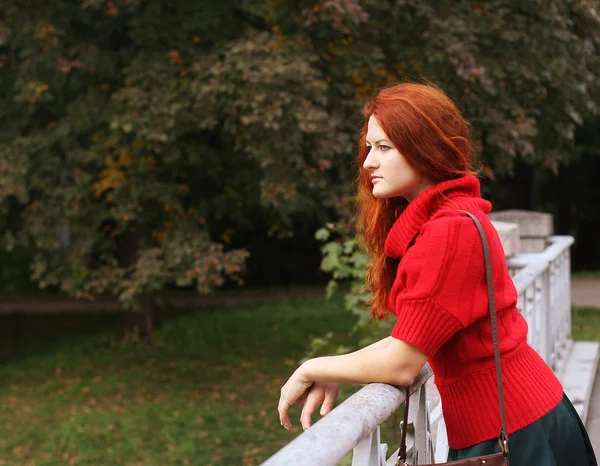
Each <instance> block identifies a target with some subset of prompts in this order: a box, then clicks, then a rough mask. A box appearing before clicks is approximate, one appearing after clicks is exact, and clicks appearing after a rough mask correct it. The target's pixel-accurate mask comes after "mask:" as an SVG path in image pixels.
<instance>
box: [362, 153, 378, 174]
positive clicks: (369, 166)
mask: <svg viewBox="0 0 600 466" xmlns="http://www.w3.org/2000/svg"><path fill="white" fill-rule="evenodd" d="M378 166H379V165H378V163H377V160H376V158H375V157H374V155H373V151H372V150H371V151H370V152H369V154H368V155H367V158H366V159H365V161H364V163H363V168H364V169H365V170H373V169H375V168H377V167H378Z"/></svg>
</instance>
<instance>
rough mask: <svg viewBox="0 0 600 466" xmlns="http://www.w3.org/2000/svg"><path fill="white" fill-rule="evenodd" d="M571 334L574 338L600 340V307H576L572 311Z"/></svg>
mask: <svg viewBox="0 0 600 466" xmlns="http://www.w3.org/2000/svg"><path fill="white" fill-rule="evenodd" d="M571 335H572V337H573V340H580V341H600V309H599V308H595V307H574V308H573V312H572V313H571Z"/></svg>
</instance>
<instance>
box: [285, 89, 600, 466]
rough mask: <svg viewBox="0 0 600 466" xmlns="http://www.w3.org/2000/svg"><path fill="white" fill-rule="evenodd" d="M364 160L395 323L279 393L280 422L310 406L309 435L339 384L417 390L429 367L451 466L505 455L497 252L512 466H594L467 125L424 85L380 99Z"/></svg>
mask: <svg viewBox="0 0 600 466" xmlns="http://www.w3.org/2000/svg"><path fill="white" fill-rule="evenodd" d="M363 114H364V120H365V124H364V131H363V133H362V137H361V139H360V146H359V151H358V163H359V174H358V206H359V212H358V214H359V215H358V233H359V235H360V236H361V238H362V239H363V240H364V244H365V245H366V248H367V249H368V252H369V253H370V255H371V256H372V262H371V264H370V267H369V270H368V274H367V285H368V287H369V289H370V290H371V292H372V300H371V302H370V305H371V309H372V313H373V316H374V317H375V318H378V319H381V318H383V317H385V316H386V315H387V314H388V313H389V312H390V311H391V312H392V313H393V314H395V315H396V316H397V322H396V325H395V327H394V329H393V331H392V334H391V336H389V337H387V338H385V339H383V340H381V341H379V342H377V343H374V344H373V345H371V346H368V347H366V348H363V349H362V350H359V351H356V352H354V353H350V354H345V355H341V356H331V357H323V358H315V359H311V360H309V361H307V362H306V363H304V364H302V365H301V366H300V367H299V368H298V369H297V370H296V371H295V373H294V374H293V375H292V376H291V377H290V379H289V380H288V381H287V383H286V384H285V385H284V386H283V387H282V389H281V398H280V401H279V407H278V411H279V416H280V420H281V423H282V425H283V426H285V427H286V428H287V429H289V428H290V426H291V424H290V420H289V417H288V409H289V407H290V406H291V405H292V404H293V403H295V402H296V401H300V402H303V403H304V408H303V410H302V414H301V417H300V421H301V424H302V426H303V427H304V428H305V429H307V428H308V427H310V425H311V416H312V413H313V412H314V411H315V410H316V408H317V407H318V406H319V405H321V404H322V408H321V414H322V415H324V414H327V413H328V412H329V411H330V410H331V409H332V408H333V403H334V400H335V398H336V396H337V393H338V385H337V384H339V383H371V382H381V383H389V384H393V385H401V386H407V385H410V384H411V383H412V382H413V381H414V379H415V377H416V376H417V374H418V373H419V371H420V370H421V369H422V368H423V366H424V364H425V362H426V361H429V363H430V365H431V367H432V369H433V372H434V376H435V383H436V385H437V387H438V389H439V392H440V396H441V399H442V407H443V412H444V419H445V421H446V425H447V432H448V442H449V445H450V447H451V448H450V454H449V458H448V459H449V460H458V459H466V458H471V457H475V456H480V455H484V454H491V453H495V452H499V442H498V432H499V430H500V417H499V402H498V391H497V385H496V372H495V364H494V356H493V354H494V352H493V344H492V338H491V330H490V329H491V321H490V317H489V314H488V290H487V286H486V278H485V268H484V255H483V248H482V243H481V238H480V236H479V233H478V230H477V227H476V225H475V223H474V222H473V220H471V219H470V218H469V217H468V216H467V215H465V214H464V213H461V212H459V210H464V211H468V212H470V213H472V214H474V215H475V217H476V218H477V219H478V220H479V221H480V222H481V224H482V225H483V227H484V231H485V233H486V235H487V237H488V240H489V243H490V249H491V257H492V264H493V272H494V273H493V276H494V289H495V294H496V305H497V316H498V327H499V337H500V354H501V358H500V359H501V366H502V374H503V388H504V400H505V407H506V425H507V431H508V434H509V435H510V453H509V459H510V463H511V465H512V466H520V465H523V466H531V465H572V466H577V465H582V466H583V465H596V459H595V456H594V452H593V450H592V447H591V444H590V441H589V438H588V436H587V433H586V431H585V427H584V426H583V424H582V423H581V420H580V418H579V416H578V415H577V412H576V411H575V410H574V408H573V406H572V405H571V403H570V401H569V400H568V398H567V397H566V396H565V395H564V393H563V388H562V386H561V384H560V382H559V381H558V379H557V378H556V376H555V375H554V373H553V372H552V370H551V369H550V367H548V365H546V363H545V362H544V361H543V360H542V358H541V357H540V356H539V355H538V354H537V353H536V352H535V351H534V350H533V349H532V348H531V347H530V346H529V345H528V344H527V324H526V321H525V319H524V318H523V316H522V315H521V314H520V313H519V311H518V309H517V298H518V296H517V292H516V289H515V286H514V284H513V281H512V279H511V277H510V275H509V273H508V267H507V264H506V260H505V256H504V251H503V249H502V245H501V243H500V240H499V238H498V235H497V233H496V231H495V229H494V227H493V226H492V224H491V223H490V221H489V220H488V218H487V215H486V214H487V213H488V212H490V210H491V204H490V202H488V201H486V200H484V199H482V198H481V195H480V184H479V180H478V179H477V178H476V177H475V176H474V175H473V171H472V158H473V157H472V156H473V150H472V146H471V141H470V131H469V126H468V124H467V123H466V122H465V120H464V119H463V117H462V115H461V113H460V111H459V110H458V108H457V107H456V105H455V104H454V103H453V102H452V101H451V100H450V99H449V98H448V97H447V96H446V95H445V94H444V93H443V92H441V91H440V90H438V89H436V88H435V87H433V86H430V85H423V84H412V83H403V84H398V85H395V86H393V87H389V88H385V89H383V90H381V91H380V92H379V93H378V94H377V95H376V96H375V97H374V98H373V99H372V100H371V101H369V102H368V103H367V104H366V105H365V107H364V109H363Z"/></svg>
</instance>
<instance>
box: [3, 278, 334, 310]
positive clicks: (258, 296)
mask: <svg viewBox="0 0 600 466" xmlns="http://www.w3.org/2000/svg"><path fill="white" fill-rule="evenodd" d="M322 296H325V286H324V285H317V286H306V287H294V288H289V289H285V288H284V289H277V290H268V289H264V290H244V289H241V290H232V291H218V292H215V293H214V294H212V295H208V296H202V295H199V294H197V293H194V292H189V291H181V292H171V293H169V294H168V295H167V296H166V298H167V299H168V302H169V307H171V308H175V309H192V308H193V309H208V308H214V307H221V306H225V307H226V306H239V305H244V304H253V303H258V302H269V301H277V300H280V299H285V298H293V297H322ZM119 309H120V306H119V303H118V302H117V300H115V299H110V298H101V299H97V300H95V301H83V300H77V299H72V298H69V297H65V296H61V295H57V294H48V293H29V294H10V295H9V294H6V295H1V296H0V314H9V313H14V312H23V313H32V314H39V313H44V314H45V313H47V314H54V313H60V312H81V313H84V312H106V311H108V312H115V311H118V310H119Z"/></svg>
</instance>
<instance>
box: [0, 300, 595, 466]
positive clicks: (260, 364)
mask: <svg viewBox="0 0 600 466" xmlns="http://www.w3.org/2000/svg"><path fill="white" fill-rule="evenodd" d="M353 323H354V318H353V316H352V315H350V314H349V313H348V312H346V311H344V310H343V308H342V300H341V299H334V300H333V301H324V300H322V299H315V298H313V299H310V298H302V299H293V300H287V301H282V302H279V303H275V304H268V305H255V306H248V307H243V308H236V309H217V310H211V311H203V312H198V313H196V314H191V315H187V316H182V317H177V318H174V319H171V320H169V321H167V322H166V323H165V325H164V326H163V327H162V328H161V329H160V330H159V331H158V332H157V344H156V346H155V347H148V346H146V345H144V344H140V343H139V342H137V343H136V342H127V344H121V345H116V344H115V341H114V334H113V332H112V331H108V330H105V331H102V332H100V333H96V334H93V333H89V328H88V329H87V330H86V332H88V333H87V334H86V335H85V336H84V337H83V338H82V337H81V336H79V337H74V336H69V334H68V333H64V332H63V333H62V334H61V338H60V339H59V340H58V341H53V339H52V338H50V337H46V338H44V341H40V342H39V343H38V346H36V345H35V344H33V343H31V342H29V345H28V347H27V348H24V349H23V351H22V352H21V353H13V354H12V355H11V359H10V361H8V362H7V363H5V364H4V365H3V366H2V367H1V368H0V380H1V381H2V382H1V384H0V401H1V403H0V425H2V426H3V427H4V429H3V435H2V436H0V465H4V466H7V465H11V466H12V465H23V466H27V465H32V466H33V465H35V466H46V465H108V464H121V465H144V466H154V465H156V466H158V465H161V466H162V465H202V466H208V465H213V466H217V465H219V466H220V465H242V466H244V465H257V464H259V463H260V462H261V461H263V460H265V459H266V458H267V457H268V456H270V455H271V454H273V453H274V452H275V451H276V450H278V449H279V448H281V447H282V446H283V445H285V444H286V443H287V442H289V441H290V440H292V439H293V438H294V437H295V436H296V435H298V434H299V433H300V429H299V424H298V422H297V418H298V415H299V408H298V407H295V408H294V411H293V413H292V414H293V420H294V421H296V422H295V429H294V430H293V431H292V432H287V431H285V430H284V429H283V428H282V427H281V426H280V425H279V421H278V418H277V411H276V405H277V400H278V396H279V389H280V387H281V385H282V384H283V383H284V382H285V379H286V378H287V376H289V375H290V374H291V372H292V371H293V370H294V368H295V367H296V366H297V364H298V361H299V359H301V358H302V356H303V354H304V352H305V350H306V348H307V345H308V342H309V341H310V339H311V337H312V336H319V335H323V334H325V333H327V332H329V331H333V332H334V335H335V337H336V338H337V339H338V340H340V341H342V340H345V339H347V336H346V335H347V334H348V331H349V330H350V328H351V327H352V325H353ZM96 325H99V326H100V327H102V323H101V322H100V321H99V322H97V323H96ZM105 328H106V326H105ZM71 331H73V329H71ZM47 333H51V332H50V330H48V332H47ZM573 336H574V338H575V339H579V340H598V339H600V309H593V308H578V309H575V310H574V311H573ZM355 389H356V387H348V389H346V391H345V393H346V394H348V393H350V392H351V391H354V390H355ZM390 440H391V439H390Z"/></svg>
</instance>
